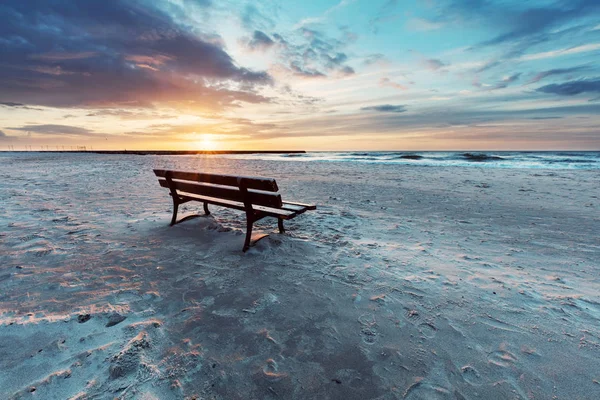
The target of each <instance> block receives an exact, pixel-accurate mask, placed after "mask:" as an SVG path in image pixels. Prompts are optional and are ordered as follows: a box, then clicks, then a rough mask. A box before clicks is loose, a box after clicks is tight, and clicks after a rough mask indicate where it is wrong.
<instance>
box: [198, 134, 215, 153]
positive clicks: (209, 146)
mask: <svg viewBox="0 0 600 400" xmlns="http://www.w3.org/2000/svg"><path fill="white" fill-rule="evenodd" d="M197 143H198V147H199V148H200V150H215V149H216V148H217V147H218V145H217V142H216V140H215V139H214V137H213V135H209V134H204V135H202V136H201V138H200V140H199V141H198V142H197Z"/></svg>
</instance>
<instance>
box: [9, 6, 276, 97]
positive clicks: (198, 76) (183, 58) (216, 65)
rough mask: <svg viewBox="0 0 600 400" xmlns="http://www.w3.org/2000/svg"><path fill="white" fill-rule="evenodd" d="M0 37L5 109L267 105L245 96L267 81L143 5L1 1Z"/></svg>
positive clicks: (213, 41)
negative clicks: (13, 104) (24, 106)
mask: <svg viewBox="0 0 600 400" xmlns="http://www.w3.org/2000/svg"><path fill="white" fill-rule="evenodd" d="M0 37H1V38H3V41H2V43H3V45H2V46H1V47H0V59H1V60H2V63H1V64H0V101H5V102H9V101H10V102H22V103H26V104H37V105H46V106H55V107H68V106H105V105H110V104H121V105H123V106H128V105H140V106H144V105H148V104H151V103H154V102H188V103H193V104H195V105H196V106H204V107H217V108H218V107H225V106H230V105H233V104H235V103H236V101H252V102H261V101H266V100H267V99H265V98H263V97H262V96H259V95H257V93H256V90H255V89H254V88H255V87H256V86H257V85H265V84H270V82H271V78H270V77H269V75H268V74H267V73H266V72H255V71H251V70H249V69H246V68H243V67H241V66H239V65H238V64H237V63H236V62H235V61H234V60H233V59H232V58H231V56H230V55H229V54H228V53H227V52H226V51H225V50H224V47H223V42H222V40H220V38H219V37H217V36H209V35H200V34H198V33H196V32H194V31H192V30H191V28H188V27H186V26H181V25H178V24H177V23H175V22H174V21H173V19H172V18H171V17H170V16H169V15H168V14H166V13H164V12H162V11H160V10H158V9H156V8H154V7H153V3H151V2H145V1H135V0H133V1H126V0H114V1H104V0H89V1H85V2H80V3H76V4H74V3H72V2H70V1H67V0H55V1H45V0H31V1H27V2H22V1H20V0H6V1H4V2H3V5H2V12H1V13H0ZM230 83H231V84H230ZM233 87H235V88H236V89H233ZM240 88H241V89H240Z"/></svg>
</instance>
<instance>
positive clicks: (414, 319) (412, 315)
mask: <svg viewBox="0 0 600 400" xmlns="http://www.w3.org/2000/svg"><path fill="white" fill-rule="evenodd" d="M404 316H405V317H406V319H407V320H408V321H409V322H411V323H413V324H415V325H416V324H418V323H419V322H421V320H422V317H421V313H419V312H418V311H417V310H406V312H405V313H404Z"/></svg>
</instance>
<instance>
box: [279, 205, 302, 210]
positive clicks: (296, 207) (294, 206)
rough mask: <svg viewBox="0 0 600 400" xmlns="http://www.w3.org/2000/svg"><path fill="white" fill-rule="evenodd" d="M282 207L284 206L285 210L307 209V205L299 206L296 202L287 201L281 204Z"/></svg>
mask: <svg viewBox="0 0 600 400" xmlns="http://www.w3.org/2000/svg"><path fill="white" fill-rule="evenodd" d="M281 208H283V209H284V210H290V211H302V210H306V207H302V206H297V205H295V204H287V203H283V205H282V206H281Z"/></svg>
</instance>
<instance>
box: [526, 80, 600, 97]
mask: <svg viewBox="0 0 600 400" xmlns="http://www.w3.org/2000/svg"><path fill="white" fill-rule="evenodd" d="M537 91H538V92H542V93H551V94H557V95H559V96H575V95H578V94H581V93H600V79H593V80H580V81H571V82H565V83H560V84H551V85H546V86H542V87H540V88H538V89H537Z"/></svg>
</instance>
